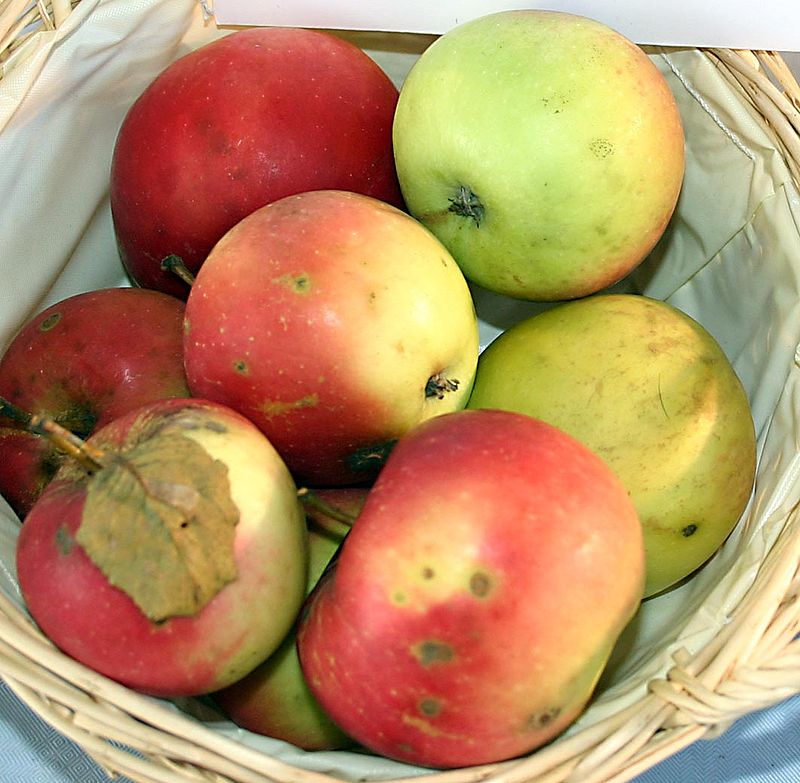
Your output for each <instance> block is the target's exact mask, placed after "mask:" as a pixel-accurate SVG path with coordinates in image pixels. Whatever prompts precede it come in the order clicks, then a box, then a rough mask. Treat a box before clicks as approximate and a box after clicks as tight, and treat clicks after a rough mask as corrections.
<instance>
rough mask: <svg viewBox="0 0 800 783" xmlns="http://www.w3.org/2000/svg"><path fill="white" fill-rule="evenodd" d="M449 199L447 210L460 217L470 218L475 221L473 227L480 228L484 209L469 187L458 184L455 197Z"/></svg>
mask: <svg viewBox="0 0 800 783" xmlns="http://www.w3.org/2000/svg"><path fill="white" fill-rule="evenodd" d="M449 201H450V206H449V207H448V208H447V209H448V212H454V213H455V214H456V215H459V216H460V217H465V218H471V219H472V220H473V221H475V227H476V228H480V226H481V221H482V220H483V215H484V211H485V210H484V206H483V204H482V203H481V200H480V198H479V197H478V196H477V195H476V194H475V193H473V192H472V190H471V188H469V187H468V186H467V185H459V187H458V191H457V193H456V195H455V197H454V198H451V199H449Z"/></svg>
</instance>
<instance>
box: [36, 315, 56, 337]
mask: <svg viewBox="0 0 800 783" xmlns="http://www.w3.org/2000/svg"><path fill="white" fill-rule="evenodd" d="M60 320H61V313H50V315H48V316H47V318H45V319H44V321H42V322H41V323H40V324H39V331H40V332H49V331H50V330H51V329H52V328H53V327H54V326H55V325H56V324H57V323H58V322H59V321H60Z"/></svg>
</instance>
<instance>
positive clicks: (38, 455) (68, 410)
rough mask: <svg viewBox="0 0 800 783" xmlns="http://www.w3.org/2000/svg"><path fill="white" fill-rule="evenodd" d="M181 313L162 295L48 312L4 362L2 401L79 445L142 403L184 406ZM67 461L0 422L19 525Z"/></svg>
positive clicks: (6, 481)
mask: <svg viewBox="0 0 800 783" xmlns="http://www.w3.org/2000/svg"><path fill="white" fill-rule="evenodd" d="M183 313H184V303H183V302H182V301H180V300H178V299H176V298H174V297H171V296H167V295H166V294H163V293H159V292H157V291H146V290H140V289H134V288H105V289H101V290H98V291H91V292H88V293H82V294H77V295H75V296H72V297H69V298H68V299H64V300H63V301H61V302H58V303H57V304H54V305H51V306H50V307H48V308H46V309H45V310H43V311H42V312H40V313H39V314H38V315H37V316H35V317H34V318H32V319H31V320H30V321H28V322H27V323H26V324H25V325H24V326H23V327H22V329H21V330H20V331H19V332H18V333H17V335H16V336H15V337H14V338H13V340H12V341H11V343H10V344H9V346H8V347H7V348H6V351H5V353H4V354H3V356H2V358H0V395H1V396H3V397H5V398H6V399H8V400H10V401H11V402H13V403H15V404H16V405H18V406H20V407H21V408H24V409H26V410H28V411H31V412H32V413H40V414H46V415H48V416H50V417H52V418H54V419H55V420H56V421H58V422H59V423H60V424H61V425H62V426H64V427H66V428H67V429H69V430H71V431H72V432H74V433H75V434H77V435H78V436H80V437H86V436H87V435H89V434H90V433H91V432H93V431H94V430H95V429H97V428H98V427H101V426H103V425H104V424H107V423H108V422H109V421H111V420H112V419H114V418H116V417H117V416H119V415H121V414H122V413H125V412H127V411H129V410H132V409H133V408H137V407H139V406H140V405H144V404H145V403H148V402H151V401H154V400H158V399H163V398H166V397H188V396H189V389H188V387H187V385H186V375H185V373H184V370H183V332H182V330H183ZM61 461H62V455H61V454H60V453H59V452H58V451H57V450H56V449H54V448H53V446H52V445H51V444H50V443H49V442H48V441H47V440H45V439H43V438H41V437H40V436H38V435H33V434H31V433H29V432H26V431H25V430H24V429H23V427H22V424H21V423H19V422H14V421H12V420H10V419H8V418H6V417H2V416H0V493H2V495H3V496H4V497H5V499H6V500H7V501H8V502H9V504H10V505H11V507H12V508H13V509H14V511H15V512H16V513H17V515H18V516H19V517H20V518H23V517H24V516H25V514H27V512H28V510H29V509H30V507H31V505H32V504H33V502H34V501H35V500H36V498H37V497H38V496H39V494H40V493H41V491H42V489H43V488H44V486H45V485H46V484H47V482H48V481H49V480H50V479H51V478H52V476H53V474H54V473H55V471H56V470H57V468H58V466H59V465H60V463H61Z"/></svg>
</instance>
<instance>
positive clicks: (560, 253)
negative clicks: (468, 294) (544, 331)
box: [393, 10, 685, 301]
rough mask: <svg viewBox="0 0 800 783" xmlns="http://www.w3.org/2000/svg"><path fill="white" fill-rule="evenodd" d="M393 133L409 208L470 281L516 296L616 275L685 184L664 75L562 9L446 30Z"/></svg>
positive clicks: (427, 56)
mask: <svg viewBox="0 0 800 783" xmlns="http://www.w3.org/2000/svg"><path fill="white" fill-rule="evenodd" d="M393 134H394V135H393V139H394V152H395V162H396V165H397V172H398V178H399V180H400V186H401V189H402V191H403V196H404V198H405V201H406V205H407V208H408V210H409V212H410V213H411V214H412V215H413V216H415V217H416V218H417V219H418V220H420V221H421V222H422V223H423V224H425V225H426V226H428V228H430V229H431V231H433V232H434V234H436V236H438V237H439V239H440V240H441V241H442V242H443V244H444V245H445V246H446V247H447V248H448V249H449V250H450V252H451V253H452V254H453V257H454V258H455V259H456V261H457V262H458V263H459V264H460V266H461V268H462V269H463V270H464V273H465V275H466V276H467V278H468V279H470V280H472V281H473V282H475V283H477V284H478V285H480V286H483V287H485V288H487V289H489V290H491V291H495V292H498V293H502V294H505V295H508V296H511V297H515V298H519V299H529V300H540V301H556V300H563V299H573V298H577V297H580V296H585V295H587V294H590V293H594V292H596V291H599V290H601V289H603V288H606V287H608V286H610V285H611V284H613V283H615V282H617V281H618V280H620V279H621V278H622V277H624V276H625V275H626V274H627V273H628V272H629V271H630V270H631V269H633V268H634V267H635V266H637V265H638V264H639V263H640V262H641V261H642V260H643V259H644V258H645V256H646V255H647V254H648V253H649V251H650V250H651V249H652V248H653V247H654V245H655V243H656V241H657V240H658V239H659V238H660V236H661V235H662V233H663V232H664V230H665V228H666V226H667V224H668V221H669V219H670V217H671V215H672V213H673V211H674V208H675V205H676V202H677V198H678V195H679V192H680V188H681V185H682V181H683V173H684V165H685V162H684V136H683V128H682V123H681V118H680V115H679V112H678V108H677V105H676V102H675V98H674V96H673V94H672V92H671V91H670V88H669V86H668V83H667V81H666V79H665V78H664V76H663V75H662V74H661V72H660V71H659V70H658V68H657V67H656V66H655V64H654V63H653V62H652V61H651V60H650V59H649V58H648V56H647V55H646V54H645V53H644V51H643V50H642V49H641V48H640V47H638V46H636V45H635V44H633V43H632V42H631V41H629V40H628V39H627V38H625V37H624V36H622V35H620V34H619V33H617V32H616V31H614V30H612V29H610V28H609V27H607V26H606V25H604V24H601V23H599V22H597V21H594V20H591V19H588V18H586V17H582V16H577V15H573V14H568V13H563V12H554V11H543V10H513V11H504V12H499V13H495V14H489V15H486V16H483V17H480V18H477V19H474V20H472V21H468V22H466V23H463V24H461V25H459V26H457V27H455V28H453V29H452V30H450V31H448V32H446V33H445V34H444V35H443V36H441V37H440V38H439V39H437V40H436V41H434V42H433V44H432V45H431V46H430V47H429V48H427V49H426V50H425V51H424V52H423V53H422V55H421V56H420V58H419V60H418V61H417V62H416V63H415V64H414V65H413V67H412V68H411V70H410V72H409V74H408V76H407V78H406V80H405V81H404V83H403V85H402V86H401V89H400V99H399V101H398V105H397V110H396V113H395V119H394V128H393Z"/></svg>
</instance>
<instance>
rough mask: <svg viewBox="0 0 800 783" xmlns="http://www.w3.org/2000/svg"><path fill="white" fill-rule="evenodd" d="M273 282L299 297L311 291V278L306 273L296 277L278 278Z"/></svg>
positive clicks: (287, 275) (282, 276)
mask: <svg viewBox="0 0 800 783" xmlns="http://www.w3.org/2000/svg"><path fill="white" fill-rule="evenodd" d="M273 282H274V283H277V284H278V285H283V286H286V287H287V288H288V289H289V290H290V291H293V292H294V293H296V294H299V295H303V294H307V293H309V291H311V278H310V277H309V276H308V275H307V274H306V273H305V272H301V273H300V274H296V275H291V274H285V275H281V276H280V277H276V278H275V280H273Z"/></svg>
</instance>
